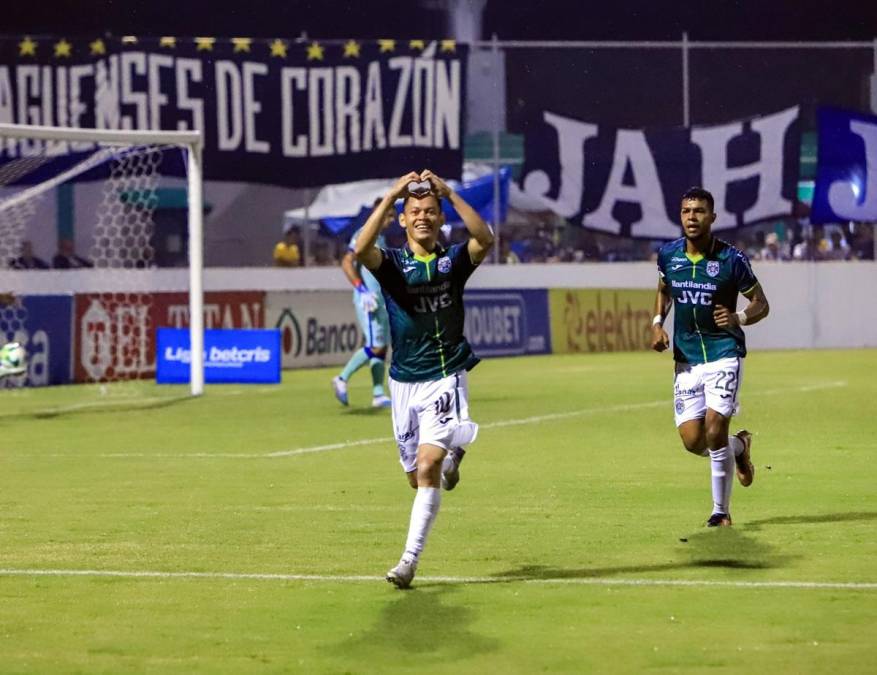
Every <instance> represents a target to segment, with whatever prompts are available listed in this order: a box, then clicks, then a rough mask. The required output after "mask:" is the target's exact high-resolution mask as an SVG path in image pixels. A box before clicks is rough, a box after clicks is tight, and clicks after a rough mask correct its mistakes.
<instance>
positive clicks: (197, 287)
mask: <svg viewBox="0 0 877 675" xmlns="http://www.w3.org/2000/svg"><path fill="white" fill-rule="evenodd" d="M172 148H179V149H182V150H184V151H185V152H186V165H185V170H186V190H187V196H188V216H187V220H188V243H189V246H188V255H189V260H188V263H189V275H188V276H189V292H188V295H189V330H190V340H191V342H190V346H191V371H190V372H191V393H192V395H195V396H198V395H200V394H202V393H203V391H204V314H203V306H204V289H203V213H204V209H203V192H202V181H203V167H202V138H201V133H200V132H199V131H129V130H112V129H81V128H70V127H50V126H31V125H23V124H0V155H3V154H4V152H5V153H6V154H9V155H11V156H12V160H11V161H9V162H6V163H5V164H3V165H0V188H2V187H3V186H4V185H8V184H10V183H14V182H15V181H17V180H19V179H21V177H22V176H23V175H25V174H27V173H29V172H32V171H35V170H39V169H40V167H41V166H43V165H48V164H50V163H51V162H52V161H54V160H56V159H57V158H58V157H61V156H63V155H65V154H71V156H73V155H74V154H75V157H74V158H73V159H71V161H70V162H64V163H62V168H61V169H60V170H59V171H58V172H57V173H56V174H55V175H52V176H50V177H44V176H42V175H41V176H40V180H39V182H36V183H34V184H28V185H27V187H25V188H23V189H19V190H16V191H15V192H13V193H12V194H11V195H8V196H2V197H0V219H3V218H4V214H5V217H6V219H7V220H8V221H11V222H13V223H14V224H13V225H11V226H7V227H6V229H7V230H9V229H11V230H12V231H14V232H16V233H17V239H16V237H12V239H13V240H14V243H15V245H16V246H17V245H19V244H20V243H21V241H20V240H21V239H22V236H21V231H22V229H23V224H22V223H21V222H20V221H21V220H22V219H23V218H24V216H23V215H22V214H24V213H25V212H27V211H28V209H27V208H26V202H27V201H28V200H33V199H35V198H39V196H40V195H43V194H45V193H46V192H47V191H48V190H50V189H52V188H54V187H56V186H58V185H61V184H62V183H64V182H66V181H70V180H73V179H74V178H76V177H77V176H80V175H82V174H85V173H86V172H88V171H91V170H92V169H95V168H96V167H98V166H100V165H101V164H104V163H110V164H111V165H113V168H112V169H111V179H110V181H111V182H112V181H113V180H115V182H116V183H117V184H118V185H116V186H114V187H111V188H109V189H108V190H106V191H105V199H104V202H105V203H107V202H114V203H112V204H110V206H112V207H116V206H118V202H119V200H120V195H119V194H113V190H114V191H115V192H116V193H118V192H119V191H120V190H121V188H120V187H118V186H123V187H128V188H129V189H131V191H132V192H133V193H134V194H137V190H143V188H142V187H141V183H143V180H141V181H140V182H139V183H138V182H137V181H134V180H127V176H126V175H125V171H126V168H125V167H132V168H131V171H133V172H139V173H140V174H141V177H142V174H146V173H150V172H151V173H150V176H149V177H151V174H153V173H155V172H156V171H157V169H158V165H159V164H160V154H161V152H163V151H165V150H167V149H172ZM10 149H11V152H10ZM79 155H82V157H79ZM154 185H155V184H154V181H153V182H149V185H148V187H147V188H146V190H147V191H148V190H152V192H151V193H150V194H151V195H154V190H155V187H154ZM152 209H153V210H154V204H153V206H152ZM145 210H147V211H149V210H148V209H145ZM116 211H118V209H116ZM32 212H33V209H31V210H30V212H29V214H27V215H32ZM150 213H151V212H150ZM147 215H149V214H147ZM97 217H98V222H99V225H98V228H101V227H103V228H104V230H108V229H110V230H113V228H116V229H115V230H113V232H116V230H118V229H119V228H118V227H116V225H117V223H115V221H113V219H114V218H115V219H120V222H121V223H123V224H122V225H121V226H120V227H125V224H127V223H128V222H129V221H130V219H131V217H130V214H127V217H128V220H127V221H126V220H124V218H125V217H126V216H124V215H123V216H119V215H118V214H115V215H114V214H110V215H106V216H101V215H100V214H99V215H98V216H97ZM143 218H146V216H143ZM149 226H150V227H151V222H150V223H149ZM129 229H130V228H129ZM139 235H140V237H141V239H142V237H143V232H140V233H139ZM110 239H113V238H112V237H109V236H105V237H104V242H103V243H102V244H100V245H98V244H96V246H97V247H98V248H99V250H100V251H103V252H106V251H108V248H107V247H108V246H110V244H108V243H106V242H107V241H109V240H110ZM101 247H102V248H101ZM146 248H148V246H147V247H146ZM15 254H16V255H17V251H16V252H15ZM149 256H151V249H150V254H149ZM149 256H144V258H142V259H140V260H137V261H135V262H136V265H135V266H137V267H141V268H142V267H148V266H150V264H151V262H152V261H151V258H150V257H149ZM109 258H110V261H109V263H107V264H105V265H104V266H105V267H108V268H119V269H121V268H130V267H131V266H132V265H131V262H132V260H131V255H130V254H126V252H121V253H120V254H119V255H118V256H117V258H121V260H119V259H116V258H114V257H113V252H112V251H109ZM6 264H7V261H6V260H2V261H0V267H5V266H6Z"/></svg>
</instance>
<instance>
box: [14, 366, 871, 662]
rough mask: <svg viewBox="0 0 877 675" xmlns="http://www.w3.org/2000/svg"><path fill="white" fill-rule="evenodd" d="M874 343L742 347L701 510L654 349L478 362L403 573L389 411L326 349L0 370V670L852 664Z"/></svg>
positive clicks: (400, 490)
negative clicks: (102, 377)
mask: <svg viewBox="0 0 877 675" xmlns="http://www.w3.org/2000/svg"><path fill="white" fill-rule="evenodd" d="M874 373H877V350H851V351H786V352H760V353H755V354H753V355H752V356H751V357H750V358H749V359H747V363H746V370H745V373H744V378H743V390H742V395H741V401H742V412H741V415H740V417H739V420H738V422H735V423H734V424H733V425H732V427H733V428H735V429H736V428H739V426H745V427H747V428H750V429H751V430H753V431H754V432H755V434H756V435H755V441H754V446H753V459H754V461H755V464H756V467H757V472H756V480H755V484H754V485H753V486H752V487H751V488H748V489H743V488H740V486H739V485H737V486H735V490H734V497H733V501H732V514H733V516H734V521H735V526H734V527H733V528H730V529H722V530H712V529H711V530H707V529H705V528H703V521H704V520H705V519H706V517H707V516H708V515H709V510H710V495H709V463H708V461H707V460H704V459H699V458H696V457H693V456H691V455H689V454H688V453H686V452H685V451H684V450H682V448H681V444H680V443H679V441H678V438H677V436H676V432H675V429H674V427H673V417H672V397H671V393H672V392H671V385H672V365H671V361H670V359H669V357H667V356H666V355H655V354H600V355H587V356H547V357H530V358H521V359H494V360H489V361H485V362H484V363H483V364H481V365H480V366H479V367H478V368H477V369H476V370H475V371H473V373H472V376H471V379H470V388H471V408H472V414H473V417H474V419H475V420H476V421H478V422H479V423H480V424H481V434H480V436H479V439H478V441H477V443H476V444H474V445H473V446H472V448H471V452H470V453H468V455H467V458H466V461H465V462H464V464H463V471H462V476H463V478H462V481H461V483H460V485H459V487H458V488H457V490H455V491H454V492H453V493H448V494H446V495H445V496H444V501H443V503H442V510H441V513H440V514H439V518H438V521H437V523H436V527H435V529H434V531H433V533H432V535H431V538H430V541H429V544H428V547H427V550H426V552H425V554H424V557H423V559H422V562H421V566H420V570H419V573H418V577H417V579H416V580H415V588H414V589H413V590H411V591H407V592H401V591H396V590H394V589H393V588H391V587H390V586H389V585H388V584H386V583H385V582H383V581H382V576H383V574H384V572H386V570H387V569H388V568H389V567H390V566H391V565H392V564H394V563H395V562H396V560H397V559H398V556H399V554H400V552H401V547H402V544H403V543H404V538H405V532H406V531H407V524H408V514H409V511H410V506H411V499H412V497H413V491H412V490H411V489H410V488H409V487H408V486H407V483H406V481H405V480H404V477H403V475H402V473H401V470H400V468H399V465H398V461H397V459H396V450H395V445H394V444H393V442H392V439H391V428H390V422H389V412H388V411H385V410H372V409H371V408H369V407H367V403H368V401H369V398H370V394H369V385H368V380H369V377H368V375H367V373H366V372H365V371H363V372H361V373H359V374H357V375H356V376H355V377H354V380H353V383H352V387H351V398H352V406H351V407H350V408H348V409H343V408H341V407H340V406H339V405H338V404H337V402H336V401H335V400H334V398H333V397H332V394H331V388H330V384H329V380H330V379H331V376H332V375H333V374H334V371H332V370H329V369H324V370H312V371H289V372H286V373H284V380H283V383H282V384H281V385H279V386H276V387H258V386H257V387H243V386H234V385H227V386H222V387H220V386H216V387H208V393H207V395H206V396H205V397H203V398H201V399H197V400H193V399H188V398H186V397H185V390H184V389H182V388H179V387H158V386H156V385H154V384H152V383H148V382H137V383H127V384H124V385H121V386H118V387H110V388H109V391H108V392H106V393H102V391H101V388H100V387H97V386H68V387H55V388H50V389H30V390H14V389H6V390H0V402H2V404H3V405H2V408H0V429H2V438H3V441H2V445H0V606H2V612H0V672H33V673H45V672H107V673H110V672H112V673H119V672H162V673H166V672H178V673H191V672H242V671H244V672H246V671H260V672H307V673H314V672H316V673H321V672H326V673H345V672H350V673H385V672H412V673H413V672H417V673H433V672H435V673H439V672H461V673H465V672H472V673H485V672H497V671H505V672H507V673H531V672H543V671H544V672H590V671H595V672H640V671H643V670H646V669H648V670H654V671H661V672H678V671H683V670H684V671H692V672H702V671H706V670H709V671H710V672H716V673H733V672H751V671H753V670H755V669H758V670H772V671H774V672H789V673H820V672H832V673H838V672H843V673H857V672H862V673H865V672H873V670H872V669H873V664H874V663H875V662H877V646H875V643H874V640H873V635H874V634H875V631H877V564H875V562H874V561H875V560H877V538H875V537H874V526H875V521H877V504H875V502H874V487H873V486H874V484H875V482H877V469H875V467H874V464H873V462H872V456H873V455H874V453H875V450H877V440H875V436H877V434H875V432H877V415H875V411H874V383H873V377H874Z"/></svg>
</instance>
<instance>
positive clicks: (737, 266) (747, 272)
mask: <svg viewBox="0 0 877 675" xmlns="http://www.w3.org/2000/svg"><path fill="white" fill-rule="evenodd" d="M731 264H732V270H731V271H732V274H733V277H734V281H735V282H736V284H737V290H739V291H740V292H741V293H743V294H744V295H746V294H747V293H749V291H751V290H752V289H753V288H755V287H756V286H758V279H756V278H755V273H754V272H753V271H752V264H751V263H750V262H749V258H747V257H746V254H745V253H742V252H740V251H737V253H736V254H735V255H734V260H733V262H732V263H731Z"/></svg>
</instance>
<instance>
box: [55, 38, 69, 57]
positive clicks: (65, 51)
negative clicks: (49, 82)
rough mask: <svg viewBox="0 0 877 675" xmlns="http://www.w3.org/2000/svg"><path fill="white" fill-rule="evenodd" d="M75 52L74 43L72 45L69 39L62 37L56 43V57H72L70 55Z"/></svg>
mask: <svg viewBox="0 0 877 675" xmlns="http://www.w3.org/2000/svg"><path fill="white" fill-rule="evenodd" d="M72 53H73V45H71V44H70V43H69V42H67V40H65V39H64V38H61V39H60V40H58V42H56V43H55V57H56V58H61V57H62V56H63V57H65V58H70V55H71V54H72Z"/></svg>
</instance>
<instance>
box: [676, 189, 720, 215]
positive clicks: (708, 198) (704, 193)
mask: <svg viewBox="0 0 877 675" xmlns="http://www.w3.org/2000/svg"><path fill="white" fill-rule="evenodd" d="M686 199H696V200H698V201H704V202H706V203H707V204H709V207H710V211H712V212H713V213H715V210H716V207H715V201H714V200H713V196H712V194H710V192H709V190H704V189H703V188H702V187H698V186H695V187H690V188H688V189H687V190H686V191H685V192H683V193H682V201H683V202H684V201H685V200H686Z"/></svg>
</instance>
